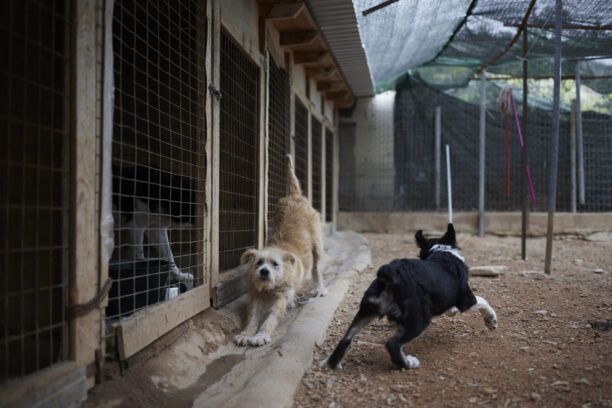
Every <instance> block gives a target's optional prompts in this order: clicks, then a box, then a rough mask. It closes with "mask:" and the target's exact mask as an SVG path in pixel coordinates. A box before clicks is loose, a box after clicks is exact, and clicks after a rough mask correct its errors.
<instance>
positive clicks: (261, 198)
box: [210, 0, 268, 308]
mask: <svg viewBox="0 0 612 408" xmlns="http://www.w3.org/2000/svg"><path fill="white" fill-rule="evenodd" d="M210 2H211V3H213V11H212V14H213V18H212V20H213V24H212V25H213V33H212V38H213V43H212V50H211V52H212V53H213V58H212V61H213V66H212V73H213V75H212V81H211V83H212V85H213V86H214V87H215V88H216V89H220V88H221V83H220V80H221V77H220V60H221V58H220V49H221V42H220V41H221V32H222V30H223V31H225V33H226V34H228V35H230V36H231V37H232V38H233V39H234V41H235V42H236V43H237V44H238V45H239V46H240V47H241V49H242V51H243V52H244V53H245V54H246V55H247V56H248V57H249V58H250V59H251V61H252V62H253V63H254V64H255V65H256V66H257V67H258V68H259V101H260V102H259V112H258V120H259V147H258V150H259V163H260V165H259V166H258V173H259V174H258V179H259V183H258V197H257V200H258V215H257V216H258V220H257V246H258V247H259V248H261V247H262V246H263V245H264V242H265V232H266V231H265V228H266V214H267V197H266V188H267V146H268V132H267V109H268V107H267V86H268V82H267V74H268V69H267V56H265V55H262V54H261V53H260V52H259V50H258V49H254V48H253V47H251V41H249V40H248V39H246V38H244V39H243V40H244V41H240V40H239V37H238V36H237V35H236V33H235V32H233V30H232V26H231V25H224V24H223V16H222V15H221V3H222V2H221V0H210ZM260 32H261V30H260ZM264 35H265V30H264ZM212 115H213V123H212V126H213V129H212V137H211V138H212V143H213V149H212V153H213V157H212V162H213V169H212V184H213V185H212V201H211V206H212V228H211V240H212V245H211V248H212V249H211V269H210V272H211V286H210V287H211V300H212V306H213V307H215V308H219V307H221V306H223V305H224V304H226V303H228V302H230V301H231V300H233V299H235V298H236V297H238V296H240V295H241V294H243V293H244V292H245V291H246V281H245V280H244V277H243V275H244V268H242V267H241V266H238V267H236V268H233V269H231V270H227V271H220V269H219V239H218V237H219V212H220V208H219V204H220V203H219V169H220V162H219V160H220V127H219V126H220V123H219V115H220V102H219V100H217V99H215V100H214V101H213V109H212Z"/></svg>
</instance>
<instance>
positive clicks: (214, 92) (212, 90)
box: [208, 84, 221, 100]
mask: <svg viewBox="0 0 612 408" xmlns="http://www.w3.org/2000/svg"><path fill="white" fill-rule="evenodd" d="M208 92H209V93H210V96H214V97H215V98H217V100H219V99H221V91H220V90H218V89H217V88H215V86H214V85H213V84H210V85H208Z"/></svg>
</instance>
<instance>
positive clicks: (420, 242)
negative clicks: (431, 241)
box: [414, 230, 427, 249]
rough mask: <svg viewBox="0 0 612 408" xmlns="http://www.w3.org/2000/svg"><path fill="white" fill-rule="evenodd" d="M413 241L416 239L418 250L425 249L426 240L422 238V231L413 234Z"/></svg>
mask: <svg viewBox="0 0 612 408" xmlns="http://www.w3.org/2000/svg"><path fill="white" fill-rule="evenodd" d="M414 239H416V243H417V245H418V246H419V248H421V249H423V248H425V247H427V240H426V239H425V237H424V236H423V230H418V231H417V232H416V234H414Z"/></svg>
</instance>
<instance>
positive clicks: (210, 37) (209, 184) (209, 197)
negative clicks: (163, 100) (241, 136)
mask: <svg viewBox="0 0 612 408" xmlns="http://www.w3.org/2000/svg"><path fill="white" fill-rule="evenodd" d="M205 13H206V15H205V21H208V22H207V23H206V50H205V53H206V54H205V63H204V66H205V72H206V74H205V76H206V83H205V84H204V87H205V89H204V92H206V97H205V108H204V109H205V118H206V119H205V121H206V125H205V126H206V130H205V131H206V135H205V137H206V145H205V147H204V151H205V155H206V156H205V160H206V169H205V171H206V174H205V178H204V180H205V181H204V182H205V188H204V190H205V196H206V205H205V219H204V229H205V231H204V233H205V234H206V235H205V237H204V251H205V255H204V256H205V259H206V262H205V264H204V268H205V269H206V270H205V271H204V272H205V273H204V276H205V277H204V281H203V282H202V285H208V287H209V298H211V297H212V293H211V292H210V288H212V287H213V280H214V276H216V269H213V261H212V259H213V258H216V256H217V255H218V254H216V252H215V249H214V248H213V241H217V238H216V237H214V235H212V233H213V223H214V221H213V220H214V218H213V217H214V215H213V208H214V204H213V202H214V200H213V181H212V179H213V177H212V175H213V173H214V171H215V170H214V169H213V99H214V98H212V97H211V96H210V95H209V94H208V84H209V83H212V79H213V63H212V59H213V52H212V50H213V43H214V34H213V31H214V27H215V26H214V23H213V24H211V23H210V22H211V20H212V19H211V17H212V15H213V2H212V1H207V2H206V10H205ZM217 216H218V215H217ZM213 237H214V238H213ZM217 252H218V249H217ZM215 265H216V264H215Z"/></svg>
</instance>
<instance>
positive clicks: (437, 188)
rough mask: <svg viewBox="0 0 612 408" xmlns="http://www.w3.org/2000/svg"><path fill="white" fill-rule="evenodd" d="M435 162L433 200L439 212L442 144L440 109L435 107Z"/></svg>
mask: <svg viewBox="0 0 612 408" xmlns="http://www.w3.org/2000/svg"><path fill="white" fill-rule="evenodd" d="M435 127H436V129H435V132H436V135H435V138H436V142H435V153H434V157H435V162H436V180H435V199H436V211H440V184H441V181H440V153H441V152H440V149H441V147H442V146H441V144H442V107H440V106H436V123H435Z"/></svg>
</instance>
